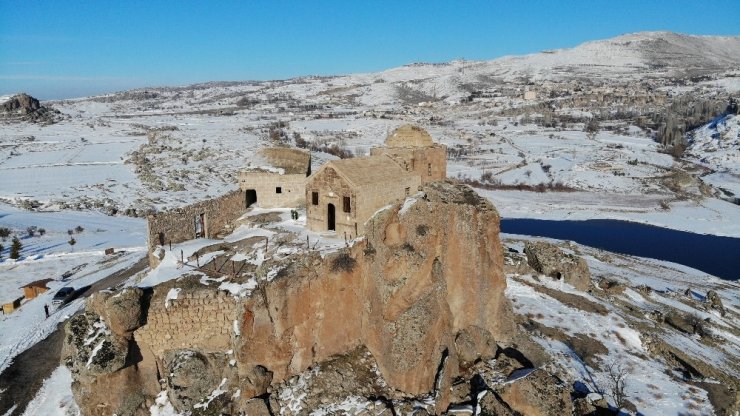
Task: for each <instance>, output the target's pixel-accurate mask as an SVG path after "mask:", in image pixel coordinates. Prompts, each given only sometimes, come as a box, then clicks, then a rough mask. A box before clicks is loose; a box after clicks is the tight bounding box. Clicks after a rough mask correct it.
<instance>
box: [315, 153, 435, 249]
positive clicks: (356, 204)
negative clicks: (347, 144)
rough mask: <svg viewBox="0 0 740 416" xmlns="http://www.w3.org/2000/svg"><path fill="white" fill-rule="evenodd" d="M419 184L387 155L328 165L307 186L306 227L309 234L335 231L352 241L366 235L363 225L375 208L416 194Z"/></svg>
mask: <svg viewBox="0 0 740 416" xmlns="http://www.w3.org/2000/svg"><path fill="white" fill-rule="evenodd" d="M420 185H421V178H419V176H418V175H415V174H414V173H412V172H406V171H405V170H403V169H402V168H401V167H400V166H399V165H398V164H397V163H396V162H394V161H393V160H392V159H391V158H389V157H388V156H370V157H364V158H352V159H344V160H338V161H331V162H328V163H327V164H326V165H324V166H323V167H322V168H321V169H319V171H318V172H316V173H315V174H314V175H313V176H311V178H309V181H308V184H306V225H307V227H308V228H309V229H310V230H312V231H318V232H321V231H331V230H334V231H336V234H337V236H339V237H344V238H347V239H352V238H355V237H357V236H358V235H362V234H364V233H365V222H366V221H367V220H368V219H370V217H372V216H373V214H375V212H376V211H378V209H380V208H382V207H384V206H386V205H388V204H391V203H394V202H397V201H399V200H402V199H404V198H405V197H406V196H408V195H410V194H413V193H416V192H417V190H418V189H419V186H420ZM314 194H315V195H316V197H314ZM345 198H349V206H348V207H347V208H349V212H346V209H345V202H344V201H345Z"/></svg>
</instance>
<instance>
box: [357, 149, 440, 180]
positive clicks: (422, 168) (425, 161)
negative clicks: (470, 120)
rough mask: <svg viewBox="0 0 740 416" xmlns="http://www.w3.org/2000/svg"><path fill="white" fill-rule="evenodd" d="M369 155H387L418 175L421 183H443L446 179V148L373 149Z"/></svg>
mask: <svg viewBox="0 0 740 416" xmlns="http://www.w3.org/2000/svg"><path fill="white" fill-rule="evenodd" d="M370 154H371V155H373V156H375V155H388V156H390V157H392V158H393V159H394V160H396V161H397V162H398V163H399V164H400V165H401V166H402V167H404V168H405V169H406V170H407V171H414V172H416V173H417V174H419V177H420V178H421V183H427V182H434V181H443V180H445V179H446V178H447V147H446V146H444V145H438V144H435V145H434V146H428V147H393V148H389V147H375V148H372V149H370Z"/></svg>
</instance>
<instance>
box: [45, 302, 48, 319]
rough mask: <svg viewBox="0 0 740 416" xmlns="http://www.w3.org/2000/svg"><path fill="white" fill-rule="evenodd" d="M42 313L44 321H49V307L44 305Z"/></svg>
mask: <svg viewBox="0 0 740 416" xmlns="http://www.w3.org/2000/svg"><path fill="white" fill-rule="evenodd" d="M44 313H45V314H46V319H49V305H44Z"/></svg>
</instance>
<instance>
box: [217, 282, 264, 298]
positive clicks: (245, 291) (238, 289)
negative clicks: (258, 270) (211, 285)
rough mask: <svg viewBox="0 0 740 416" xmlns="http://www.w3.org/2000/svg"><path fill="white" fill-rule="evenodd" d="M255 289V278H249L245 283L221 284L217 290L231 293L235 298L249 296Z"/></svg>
mask: <svg viewBox="0 0 740 416" xmlns="http://www.w3.org/2000/svg"><path fill="white" fill-rule="evenodd" d="M256 287H257V280H256V279H255V278H250V279H249V280H247V281H246V282H245V283H234V282H223V283H221V285H219V287H218V288H219V290H224V291H227V292H229V293H231V294H232V295H234V296H235V297H244V296H249V294H250V293H252V290H254V289H255V288H256Z"/></svg>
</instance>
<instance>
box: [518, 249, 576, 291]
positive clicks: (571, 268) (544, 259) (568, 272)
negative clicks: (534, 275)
mask: <svg viewBox="0 0 740 416" xmlns="http://www.w3.org/2000/svg"><path fill="white" fill-rule="evenodd" d="M524 251H525V252H526V253H527V262H528V263H529V265H530V266H531V267H532V268H533V269H535V270H536V271H537V272H538V273H541V274H544V275H546V276H550V277H552V278H554V279H558V280H559V279H563V280H564V281H565V282H566V283H569V284H571V285H573V287H575V288H576V289H578V290H588V288H589V287H590V286H591V272H590V271H589V269H588V265H587V264H586V261H585V260H583V259H582V258H580V257H578V256H575V255H572V254H566V253H564V252H563V251H562V250H561V249H560V248H558V246H556V245H555V244H552V243H547V242H544V241H527V242H526V243H525V245H524Z"/></svg>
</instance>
